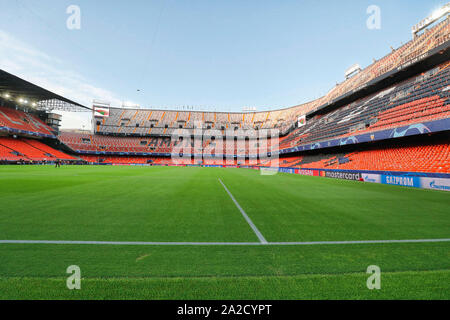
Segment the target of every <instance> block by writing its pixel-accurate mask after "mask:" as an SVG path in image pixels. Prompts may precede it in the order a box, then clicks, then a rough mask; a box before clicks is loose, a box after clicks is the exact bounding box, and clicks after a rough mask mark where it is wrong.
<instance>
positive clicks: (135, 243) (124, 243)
mask: <svg viewBox="0 0 450 320" xmlns="http://www.w3.org/2000/svg"><path fill="white" fill-rule="evenodd" d="M427 242H450V239H407V240H358V241H309V242H267V241H266V242H265V243H263V242H142V241H67V240H60V241H58V240H0V244H85V245H89V244H90V245H120V246H261V245H264V246H310V245H327V244H328V245H337V244H377V243H380V244H382V243H427Z"/></svg>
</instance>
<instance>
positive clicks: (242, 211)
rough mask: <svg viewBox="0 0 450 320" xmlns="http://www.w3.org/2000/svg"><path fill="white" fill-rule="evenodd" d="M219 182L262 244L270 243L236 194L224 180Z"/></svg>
mask: <svg viewBox="0 0 450 320" xmlns="http://www.w3.org/2000/svg"><path fill="white" fill-rule="evenodd" d="M219 182H220V184H221V185H222V187H223V188H224V189H225V191H226V192H227V193H228V195H229V196H230V198H231V200H233V202H234V204H235V205H236V207H237V208H238V209H239V211H240V212H241V214H242V216H243V217H244V219H245V220H246V221H247V223H248V224H249V225H250V227H251V228H252V229H253V232H255V234H256V236H257V237H258V239H259V242H261V244H268V242H267V240H266V239H265V238H264V236H263V235H262V233H261V232H260V231H259V230H258V228H257V227H256V226H255V224H254V223H253V221H252V220H251V219H250V217H249V216H248V215H247V214H246V213H245V211H244V209H242V207H241V206H240V205H239V203H238V202H237V200H236V199H235V198H234V196H233V195H232V194H231V192H230V190H228V188H227V186H226V185H225V184H224V183H223V182H222V180H221V179H220V178H219Z"/></svg>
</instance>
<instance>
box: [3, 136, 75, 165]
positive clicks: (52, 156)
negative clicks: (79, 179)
mask: <svg viewBox="0 0 450 320" xmlns="http://www.w3.org/2000/svg"><path fill="white" fill-rule="evenodd" d="M21 159H22V160H33V161H44V160H45V161H53V160H56V159H60V160H75V158H74V157H72V156H69V155H67V154H65V153H63V152H61V151H58V150H56V149H53V148H51V147H49V146H47V145H45V144H44V143H42V142H40V141H37V140H33V139H14V138H8V137H0V160H8V161H17V160H21Z"/></svg>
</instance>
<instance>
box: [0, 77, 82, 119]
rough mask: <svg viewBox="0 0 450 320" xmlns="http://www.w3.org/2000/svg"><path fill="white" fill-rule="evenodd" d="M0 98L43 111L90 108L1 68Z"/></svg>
mask: <svg viewBox="0 0 450 320" xmlns="http://www.w3.org/2000/svg"><path fill="white" fill-rule="evenodd" d="M0 98H3V99H5V100H8V99H9V100H15V101H16V102H17V103H19V104H25V105H28V106H29V107H32V108H35V109H39V110H45V111H51V110H55V109H56V110H63V111H88V110H91V108H88V107H86V106H84V105H82V104H79V103H77V102H74V101H72V100H70V99H67V98H64V97H62V96H60V95H58V94H56V93H53V92H51V91H49V90H47V89H44V88H42V87H39V86H37V85H35V84H33V83H31V82H28V81H26V80H24V79H21V78H19V77H17V76H15V75H13V74H10V73H8V72H6V71H4V70H1V69H0Z"/></svg>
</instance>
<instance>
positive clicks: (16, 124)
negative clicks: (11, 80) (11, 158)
mask: <svg viewBox="0 0 450 320" xmlns="http://www.w3.org/2000/svg"><path fill="white" fill-rule="evenodd" d="M0 127H5V128H10V129H16V130H23V131H28V132H30V133H39V134H44V135H49V136H54V135H55V134H54V132H53V130H52V128H50V127H49V126H48V125H46V124H45V123H44V122H43V121H42V120H41V119H39V118H38V117H36V116H35V115H33V114H30V113H27V112H23V111H20V110H15V109H11V108H6V107H2V106H0Z"/></svg>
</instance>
